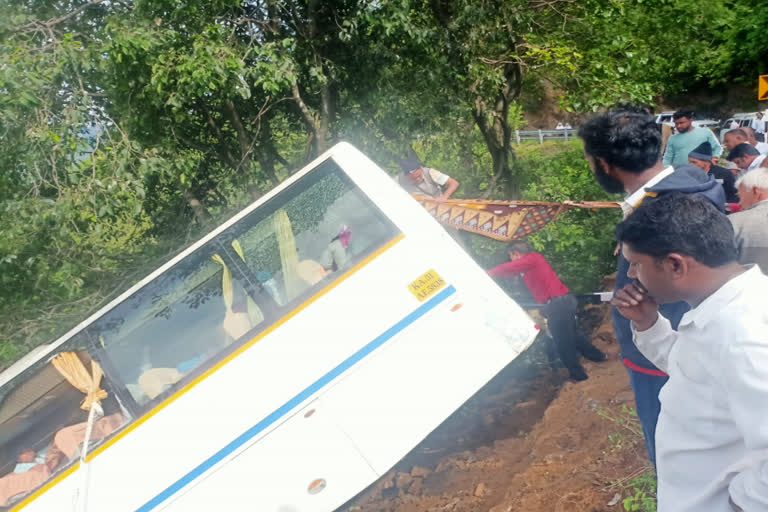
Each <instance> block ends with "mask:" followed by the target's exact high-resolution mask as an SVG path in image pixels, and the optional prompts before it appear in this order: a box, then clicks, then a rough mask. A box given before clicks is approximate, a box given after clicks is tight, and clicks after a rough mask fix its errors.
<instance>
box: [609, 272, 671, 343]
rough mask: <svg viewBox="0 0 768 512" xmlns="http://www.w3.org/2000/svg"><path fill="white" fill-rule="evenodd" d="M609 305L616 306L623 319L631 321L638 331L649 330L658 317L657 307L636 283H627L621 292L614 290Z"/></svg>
mask: <svg viewBox="0 0 768 512" xmlns="http://www.w3.org/2000/svg"><path fill="white" fill-rule="evenodd" d="M611 304H613V305H614V306H616V308H617V309H618V310H619V313H621V314H622V316H623V317H624V318H627V319H629V320H631V321H632V322H633V323H634V324H635V329H636V330H638V331H646V330H648V329H650V328H651V327H652V326H653V324H655V323H656V319H657V318H658V317H659V305H658V304H656V301H655V300H653V298H652V297H651V296H650V295H648V292H647V291H646V290H645V289H644V288H642V287H641V286H639V285H638V284H636V283H629V284H628V285H626V286H625V287H624V288H622V289H621V290H616V293H615V294H614V295H613V299H612V300H611Z"/></svg>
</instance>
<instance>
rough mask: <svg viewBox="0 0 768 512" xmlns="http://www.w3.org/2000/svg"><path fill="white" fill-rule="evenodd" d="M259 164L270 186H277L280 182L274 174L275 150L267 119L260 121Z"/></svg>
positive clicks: (275, 173)
mask: <svg viewBox="0 0 768 512" xmlns="http://www.w3.org/2000/svg"><path fill="white" fill-rule="evenodd" d="M259 146H260V149H261V151H259V164H260V165H261V170H262V171H263V172H264V175H265V176H266V177H267V179H268V180H269V181H270V182H271V183H272V186H277V184H278V183H280V180H279V179H278V177H277V172H275V160H276V158H275V157H276V156H278V155H277V150H275V146H274V142H273V141H272V129H271V127H270V126H269V119H265V118H262V119H261V128H260V129H259Z"/></svg>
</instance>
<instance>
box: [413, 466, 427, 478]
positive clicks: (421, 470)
mask: <svg viewBox="0 0 768 512" xmlns="http://www.w3.org/2000/svg"><path fill="white" fill-rule="evenodd" d="M430 473H432V471H431V470H430V469H427V468H425V467H422V466H413V469H412V470H411V476H412V477H420V478H424V477H426V476H428V475H429V474H430Z"/></svg>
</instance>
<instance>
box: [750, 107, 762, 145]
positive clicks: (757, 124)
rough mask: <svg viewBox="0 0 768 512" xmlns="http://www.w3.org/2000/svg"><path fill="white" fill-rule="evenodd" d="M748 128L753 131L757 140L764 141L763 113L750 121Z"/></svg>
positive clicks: (759, 113)
mask: <svg viewBox="0 0 768 512" xmlns="http://www.w3.org/2000/svg"><path fill="white" fill-rule="evenodd" d="M749 126H750V128H752V129H753V130H755V134H756V136H757V140H759V141H764V140H765V121H763V113H762V112H758V113H757V117H755V119H753V120H752V122H751V123H749Z"/></svg>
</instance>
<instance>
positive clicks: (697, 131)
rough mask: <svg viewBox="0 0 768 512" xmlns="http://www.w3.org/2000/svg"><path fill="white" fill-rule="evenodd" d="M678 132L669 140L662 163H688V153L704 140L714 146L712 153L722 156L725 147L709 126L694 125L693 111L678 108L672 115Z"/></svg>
mask: <svg viewBox="0 0 768 512" xmlns="http://www.w3.org/2000/svg"><path fill="white" fill-rule="evenodd" d="M672 119H673V120H674V122H675V129H676V130H677V133H676V134H674V135H672V136H671V137H670V138H669V140H668V141H667V149H666V150H665V151H664V158H663V159H662V163H663V164H664V165H686V164H687V163H688V154H689V153H690V152H691V151H693V150H694V149H696V147H698V146H699V145H700V144H701V143H702V142H709V145H710V146H711V147H712V155H714V156H715V157H716V158H717V157H720V155H721V154H722V152H723V147H722V146H721V145H720V142H719V141H718V140H717V137H715V134H714V133H712V130H710V129H709V128H702V127H696V126H693V112H692V111H690V110H678V111H677V112H675V113H674V115H673V116H672Z"/></svg>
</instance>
